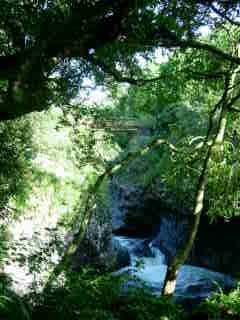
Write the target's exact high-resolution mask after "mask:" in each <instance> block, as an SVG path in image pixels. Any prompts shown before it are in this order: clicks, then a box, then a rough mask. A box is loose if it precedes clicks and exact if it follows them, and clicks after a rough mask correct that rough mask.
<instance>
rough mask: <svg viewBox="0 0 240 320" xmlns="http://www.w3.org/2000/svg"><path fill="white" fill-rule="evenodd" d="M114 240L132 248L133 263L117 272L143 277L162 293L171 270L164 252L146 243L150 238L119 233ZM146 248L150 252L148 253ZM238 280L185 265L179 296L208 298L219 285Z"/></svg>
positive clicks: (181, 270)
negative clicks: (167, 274) (126, 235)
mask: <svg viewBox="0 0 240 320" xmlns="http://www.w3.org/2000/svg"><path fill="white" fill-rule="evenodd" d="M114 240H115V241H117V242H118V243H119V244H120V246H121V247H123V248H126V249H127V250H128V252H129V255H130V261H131V265H130V266H129V267H125V268H123V269H121V270H119V272H117V274H121V273H123V272H128V273H130V274H132V275H134V276H136V277H137V278H139V279H141V280H143V281H144V282H145V283H146V285H147V286H148V287H150V288H151V289H152V291H153V292H154V293H156V294H159V293H160V292H161V288H162V285H163V282H164V279H165V275H166V271H167V266H166V258H165V256H164V254H163V253H162V252H161V251H160V250H159V249H158V248H157V247H154V246H153V245H152V243H151V242H150V243H148V244H146V243H147V242H146V241H147V239H136V238H130V237H125V236H115V237H114ZM143 248H144V249H143ZM145 252H147V255H146V254H145V255H144V253H145ZM234 283H235V282H234V280H233V279H232V278H231V277H230V276H227V275H224V274H221V273H219V272H214V271H210V270H208V269H205V268H200V267H194V266H190V265H184V266H183V267H182V268H181V269H180V272H179V275H178V278H177V286H176V297H177V298H179V299H186V298H187V299H188V298H189V299H200V298H205V297H208V296H209V295H210V293H211V292H212V291H214V290H216V289H217V288H218V287H219V286H220V287H225V288H230V287H233V286H234Z"/></svg>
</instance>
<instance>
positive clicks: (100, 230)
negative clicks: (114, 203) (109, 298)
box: [72, 208, 130, 271]
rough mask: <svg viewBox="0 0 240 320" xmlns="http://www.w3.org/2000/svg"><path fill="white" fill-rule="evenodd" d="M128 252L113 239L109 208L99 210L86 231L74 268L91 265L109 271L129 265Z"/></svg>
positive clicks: (74, 261)
mask: <svg viewBox="0 0 240 320" xmlns="http://www.w3.org/2000/svg"><path fill="white" fill-rule="evenodd" d="M129 263H130V257H129V254H128V251H127V250H126V249H125V248H122V247H121V246H120V245H118V244H117V243H115V242H114V241H113V239H112V226H111V216H110V211H109V209H108V208H105V209H103V208H97V209H96V210H95V213H94V214H93V216H92V219H91V221H90V223H89V225H88V228H87V230H86V234H85V236H84V239H83V240H82V242H81V244H80V245H79V247H78V250H77V252H76V254H75V255H74V256H73V257H72V267H73V269H75V270H77V269H79V267H80V266H83V265H91V266H95V267H96V268H97V269H99V270H102V271H109V270H114V269H118V268H122V267H125V266H127V265H129Z"/></svg>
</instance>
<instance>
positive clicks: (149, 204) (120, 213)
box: [111, 182, 160, 237]
mask: <svg viewBox="0 0 240 320" xmlns="http://www.w3.org/2000/svg"><path fill="white" fill-rule="evenodd" d="M111 194H112V199H111V201H112V204H111V207H112V228H113V232H114V234H121V235H131V236H135V237H148V236H149V235H150V234H154V233H156V232H157V231H158V226H159V223H160V215H159V210H156V207H157V205H158V203H157V202H155V201H154V200H153V199H147V198H146V197H145V193H144V190H143V188H141V187H139V186H131V185H127V184H126V185H117V184H116V183H115V182H113V183H112V186H111Z"/></svg>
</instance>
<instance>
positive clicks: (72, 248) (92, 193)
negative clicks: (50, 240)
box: [44, 138, 177, 291]
mask: <svg viewBox="0 0 240 320" xmlns="http://www.w3.org/2000/svg"><path fill="white" fill-rule="evenodd" d="M160 145H167V146H168V147H169V148H170V149H171V150H172V151H174V152H177V149H176V147H175V146H174V145H173V144H171V143H169V142H168V141H167V140H165V139H159V138H156V139H153V140H152V141H151V142H150V143H148V144H147V145H146V146H145V147H143V148H142V149H140V150H137V151H135V152H130V153H128V154H127V155H126V156H125V157H124V158H123V159H122V160H120V161H119V162H118V163H116V164H112V165H111V166H110V167H109V168H107V169H106V170H105V171H104V172H103V173H102V174H101V175H100V176H99V177H98V178H97V180H96V182H95V184H94V185H93V186H92V187H91V188H89V191H88V197H87V199H86V204H85V208H84V211H83V215H82V217H81V223H80V226H79V227H78V230H77V232H76V233H75V234H74V235H73V239H72V241H71V242H70V243H69V244H68V246H67V248H66V250H65V252H64V254H63V257H62V259H61V260H60V262H59V263H58V265H57V266H56V267H55V269H54V270H53V271H52V273H51V275H50V277H49V278H48V280H47V283H46V285H45V288H44V291H45V290H48V289H49V288H50V285H51V284H52V281H53V280H55V279H57V277H58V276H59V275H60V274H61V272H62V271H63V270H64V268H65V267H66V266H67V265H68V264H69V257H70V256H71V255H73V254H74V253H75V252H76V250H77V248H78V246H79V244H80V242H81V241H82V240H83V237H84V235H85V231H86V227H87V225H88V223H89V222H90V220H91V218H92V215H93V213H94V211H93V209H94V206H95V205H96V194H97V191H98V189H99V188H100V186H101V184H102V183H103V181H104V180H105V178H107V177H111V176H112V175H113V174H115V173H116V172H118V171H119V170H120V169H122V168H123V167H125V166H126V165H127V164H128V163H129V162H130V161H132V160H134V159H136V158H138V157H140V156H144V155H146V154H147V153H148V152H149V151H150V150H152V149H154V148H157V147H159V146H160Z"/></svg>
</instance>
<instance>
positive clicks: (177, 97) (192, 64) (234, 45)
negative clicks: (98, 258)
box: [0, 0, 240, 320]
mask: <svg viewBox="0 0 240 320" xmlns="http://www.w3.org/2000/svg"><path fill="white" fill-rule="evenodd" d="M0 5H1V13H0V16H1V22H0V120H4V121H1V122H0V145H1V150H0V222H1V224H0V239H1V244H0V267H1V271H2V275H1V279H0V285H1V286H0V317H2V316H3V317H5V318H9V319H16V318H17V319H31V318H32V319H38V318H39V319H40V318H41V319H42V318H44V317H45V318H50V317H51V318H59V319H66V318H69V319H79V318H81V319H116V320H117V319H126V318H127V319H128V318H131V319H139V320H141V319H149V320H151V319H159V320H160V319H161V320H163V319H169V320H170V319H172V320H174V319H181V317H182V318H184V317H185V316H186V315H185V314H184V312H183V311H182V310H181V308H179V307H178V306H174V305H173V304H172V303H170V302H169V301H168V300H166V299H164V298H161V299H160V298H156V297H153V296H151V294H149V293H148V292H147V291H144V290H135V291H133V292H132V293H129V294H128V295H124V294H122V293H121V283H120V282H119V281H118V280H117V279H115V278H114V279H113V278H112V277H111V276H109V275H108V274H104V275H102V274H98V272H97V271H96V270H95V271H93V270H90V271H89V270H88V269H87V270H86V269H84V270H83V271H82V272H81V273H78V274H75V273H74V272H70V271H69V265H68V264H67V263H66V261H68V260H67V258H68V257H66V256H67V255H68V253H69V251H71V250H73V249H72V247H71V240H66V239H73V241H72V242H73V243H74V246H75V249H76V247H78V245H79V241H80V240H81V239H82V236H83V234H84V231H85V228H84V227H83V226H85V225H87V224H88V223H89V222H90V221H91V218H92V212H98V213H99V212H100V214H99V216H98V218H99V220H101V218H102V217H103V213H104V214H105V213H106V212H108V209H109V206H110V202H109V198H108V190H109V189H108V181H109V178H110V176H113V175H114V174H117V175H118V178H119V179H120V180H122V181H128V182H129V183H133V184H138V185H139V184H140V185H141V186H142V187H143V188H145V190H146V191H147V192H155V194H161V195H165V196H167V197H169V195H171V197H172V198H173V199H174V201H175V202H176V203H177V205H181V206H182V207H184V208H187V209H188V211H190V212H191V211H192V212H195V211H194V210H195V208H196V204H198V203H196V194H197V193H198V191H199V190H198V186H199V185H201V183H200V182H201V180H200V178H201V176H204V178H206V179H205V180H206V183H205V186H206V188H205V186H204V190H203V191H205V189H206V192H205V197H204V192H203V196H202V198H201V201H202V202H203V205H204V213H206V214H208V215H209V216H210V218H211V219H212V220H214V219H218V217H219V216H221V217H224V219H225V220H229V219H231V218H232V217H234V216H238V215H239V214H240V210H239V207H240V184H239V181H240V170H239V158H240V154H239V137H240V126H239V117H238V114H239V112H240V107H239V98H240V94H239V65H240V56H239V54H240V53H239V9H240V8H239V4H238V1H231V2H230V1H229V2H228V1H206V2H205V1H187V0H181V1H158V0H151V1H144V0H142V1H129V0H119V1H102V0H98V1H91V0H89V1H87V0H86V1H77V0H76V1H75V0H73V1H64V0H58V1H50V0H46V1H45V0H44V1H42V0H39V1H32V0H26V1H13V0H1V1H0ZM204 28H205V29H204ZM203 30H205V32H203ZM204 33H205V34H204ZM159 60H160V62H159ZM86 79H88V81H86ZM89 82H90V83H91V85H90V88H89V86H88V83H89ZM86 83H87V85H86ZM120 83H121V84H120ZM123 83H124V84H123ZM126 83H127V84H126ZM99 88H101V90H105V92H107V94H108V97H107V98H106V99H105V101H104V102H97V103H95V102H92V100H91V91H93V94H94V93H95V94H96V92H97V90H99ZM96 89H97V90H96ZM50 106H51V108H50ZM49 108H50V109H49ZM46 109H49V110H48V111H44V112H42V113H37V112H36V113H32V112H33V111H39V110H46ZM222 111H225V115H224V116H225V118H226V119H225V118H224V120H226V127H225V128H224V130H223V133H224V141H221V143H220V146H218V145H214V143H215V140H216V137H217V136H218V133H219V132H220V131H221V130H220V129H221V128H220V124H221V123H220V122H221V120H222V118H223V117H222V113H223V112H222ZM21 115H23V116H22V117H19V116H21ZM10 119H14V120H10ZM157 138H159V139H162V141H164V143H162V144H159V145H157V148H155V147H156V144H154V141H157V140H156V139H157ZM148 146H149V147H148ZM153 146H154V148H153ZM145 150H148V152H145ZM141 151H144V152H141ZM206 155H208V157H207V158H206ZM203 173H204V174H203ZM200 191H201V190H200ZM93 208H94V210H95V208H97V209H96V211H93V210H92V209H93ZM201 212H202V210H200V214H201ZM101 213H102V216H101ZM106 215H107V214H106ZM31 219H32V220H34V219H35V220H36V221H37V223H36V225H34V228H32V230H27V224H26V226H25V225H24V224H23V225H22V229H24V230H20V229H19V228H20V226H21V223H22V222H23V221H28V220H31ZM104 223H105V222H104ZM19 230H20V231H19ZM24 232H26V233H27V232H28V233H29V234H30V236H29V239H31V241H29V240H28V239H27V238H26V236H25V233H24ZM96 233H97V232H96ZM75 235H76V236H75ZM15 236H16V237H15ZM41 237H42V238H44V241H45V240H46V241H45V242H44V241H42V242H41V239H42V238H41ZM193 240H194V239H193ZM26 248H27V249H26ZM26 250H27V251H26ZM73 251H74V250H73ZM56 252H57V258H56V257H55V256H54V255H55V253H56ZM71 253H72V252H71ZM62 257H63V259H62V260H61V258H62ZM65 258H66V259H65ZM185 258H186V257H185ZM59 261H60V263H59ZM61 261H63V262H64V263H63V264H62V266H61V267H62V268H60V269H59V270H61V272H62V271H63V273H64V274H65V278H64V281H63V279H62V278H61V277H60V278H61V279H60V281H61V280H62V281H63V282H62V283H58V285H57V286H54V284H55V282H54V281H53V283H51V281H50V284H49V286H48V289H47V290H45V291H43V292H42V291H41V290H42V288H43V286H44V283H45V282H46V279H47V278H48V276H49V272H51V271H52V270H55V267H56V266H58V265H61ZM7 263H13V264H15V263H16V264H17V265H20V266H24V267H26V268H27V269H28V271H30V274H31V275H32V276H33V278H34V281H33V283H32V288H31V289H32V292H31V294H30V295H29V296H25V297H21V298H20V297H19V296H18V295H17V294H16V293H15V292H14V290H13V288H14V287H13V288H12V289H9V288H10V284H11V281H9V279H7V277H6V276H5V275H4V273H5V269H6V268H7V267H6V265H7ZM58 263H59V264H58ZM179 266H180V265H179ZM179 266H178V267H179ZM66 269H67V270H66ZM61 272H60V273H61ZM40 274H44V275H43V277H42V278H41V277H40V278H38V276H39V275H40ZM53 274H54V272H53ZM58 275H59V274H57V276H58ZM55 280H56V279H55ZM197 314H198V315H197ZM201 314H204V316H206V317H208V318H209V319H220V317H221V316H222V315H224V316H225V318H226V319H228V318H229V319H231V318H234V317H235V316H238V315H239V289H236V290H235V291H233V292H232V293H230V294H229V295H225V294H224V293H220V294H217V295H215V296H213V297H212V298H211V299H209V300H208V301H207V302H205V303H204V304H203V305H202V306H200V309H199V310H196V314H195V316H196V317H197V316H199V315H201ZM188 316H189V317H191V316H193V317H195V316H194V315H188Z"/></svg>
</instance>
